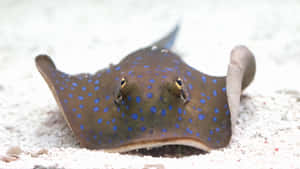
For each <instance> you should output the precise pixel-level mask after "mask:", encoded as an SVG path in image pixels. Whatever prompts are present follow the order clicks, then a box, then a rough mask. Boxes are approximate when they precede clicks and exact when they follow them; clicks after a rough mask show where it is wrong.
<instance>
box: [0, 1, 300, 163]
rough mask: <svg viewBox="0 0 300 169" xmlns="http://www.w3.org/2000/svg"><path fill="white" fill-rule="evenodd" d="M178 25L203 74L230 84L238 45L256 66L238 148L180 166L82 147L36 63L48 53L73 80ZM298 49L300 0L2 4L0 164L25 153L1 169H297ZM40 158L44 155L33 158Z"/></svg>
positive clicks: (183, 48)
mask: <svg viewBox="0 0 300 169" xmlns="http://www.w3.org/2000/svg"><path fill="white" fill-rule="evenodd" d="M83 2H85V3H83ZM179 19H181V21H182V29H181V31H180V34H179V37H178V41H177V43H176V51H177V52H178V53H179V54H180V55H182V56H183V58H184V60H185V61H186V62H188V63H189V64H191V65H192V66H193V67H195V68H197V69H199V70H202V71H204V72H207V73H211V74H214V75H225V72H226V69H227V64H228V61H229V52H230V50H231V49H232V48H233V47H234V46H235V45H237V44H245V45H247V46H248V47H249V48H250V49H251V50H252V51H253V53H254V54H255V55H256V57H257V76H256V79H255V81H254V83H253V84H252V85H251V86H250V88H248V89H247V90H246V92H245V97H244V99H243V101H242V104H241V114H240V116H239V118H238V124H237V126H236V127H237V133H236V135H235V136H234V137H233V141H232V144H231V145H230V146H228V147H227V148H224V149H221V150H216V151H213V152H211V153H209V154H205V155H194V156H189V157H184V158H179V159H175V158H153V157H149V156H145V157H140V156H135V155H120V154H109V153H104V152H102V151H89V150H86V149H82V148H79V146H78V144H77V141H76V140H75V138H74V137H73V135H72V133H71V132H70V130H69V129H68V127H67V126H66V123H65V122H64V121H63V120H62V118H61V116H60V115H59V114H58V115H57V112H58V108H57V105H56V103H55V100H54V98H53V97H52V94H51V93H50V90H49V89H48V87H47V86H46V83H45V82H44V80H43V79H42V78H41V76H40V74H39V73H38V71H37V69H36V67H35V64H34V57H35V56H36V55H38V54H40V53H47V54H49V55H50V56H52V58H53V59H54V61H55V62H56V64H57V67H59V68H60V69H62V70H64V71H65V72H68V73H79V72H95V71H96V70H98V69H101V68H104V67H105V66H107V65H108V64H109V63H117V62H118V61H120V59H121V58H123V57H124V56H125V55H126V54H128V53H130V52H132V51H133V50H136V49H137V48H140V47H143V46H145V45H147V44H150V43H151V42H153V41H154V40H157V39H158V38H159V37H161V36H162V35H164V34H165V33H167V32H168V31H169V30H171V27H172V26H173V25H174V24H175V23H176V21H177V20H179ZM299 44H300V2H299V1H297V0H294V1H292V0H291V1H288V0H286V1H274V0H272V1H271V0H270V1H266V0H265V1H261V0H252V1H249V2H244V1H243V2H242V1H238V0H237V1H226V3H225V1H211V0H207V1H203V0H202V1H197V0H195V1H180V0H163V1H162V0H151V1H142V0H131V1H126V2H124V1H122V2H121V1H112V0H103V1H100V0H99V1H96V0H90V1H82V2H81V3H79V2H75V1H64V2H63V3H62V2H61V1H60V0H51V1H50V0H48V1H33V0H31V1H14V0H10V1H0V70H1V71H0V115H1V118H0V156H2V157H3V156H4V155H5V154H6V151H7V150H8V149H9V148H10V147H12V146H19V147H20V148H21V149H22V150H23V153H22V154H20V155H19V158H18V159H17V160H16V161H12V162H10V163H6V162H3V161H0V168H1V169H2V168H33V167H34V166H36V165H41V166H44V167H53V168H55V167H57V168H114V169H117V168H143V167H145V168H147V167H148V168H149V166H151V165H156V168H172V169H173V168H227V167H228V168H229V167H230V168H255V169H257V168H264V169H265V168H284V169H286V168H300V160H299V159H300V86H299V85H300V79H299V75H300V68H299V66H300V46H299ZM217 60H218V61H217ZM51 112H52V113H51ZM53 112H56V113H53ZM41 149H47V150H48V154H44V155H40V156H38V157H31V155H30V154H31V153H35V152H37V151H39V150H41Z"/></svg>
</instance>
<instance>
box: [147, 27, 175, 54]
mask: <svg viewBox="0 0 300 169" xmlns="http://www.w3.org/2000/svg"><path fill="white" fill-rule="evenodd" d="M179 28H180V24H179V23H177V24H176V26H175V28H174V29H173V30H172V31H171V32H170V33H169V34H167V35H166V36H165V37H163V38H162V39H160V40H159V41H157V42H155V43H153V44H152V45H151V46H157V47H159V48H165V49H171V48H172V47H173V45H174V43H175V39H176V36H177V33H178V31H179Z"/></svg>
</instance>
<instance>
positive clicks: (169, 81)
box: [36, 48, 231, 152]
mask: <svg viewBox="0 0 300 169" xmlns="http://www.w3.org/2000/svg"><path fill="white" fill-rule="evenodd" d="M36 64H37V67H38V69H39V71H40V72H41V74H42V75H43V77H44V79H45V80H46V82H47V84H48V85H49V87H50V88H51V90H52V93H53V94H54V96H55V98H56V101H57V103H58V105H59V106H60V108H61V111H62V112H63V114H64V117H65V119H66V121H67V122H68V125H69V127H70V128H71V129H72V130H73V132H74V133H75V135H76V137H77V138H78V139H79V141H80V145H81V146H82V147H87V148H91V149H105V150H108V151H110V150H111V151H117V152H120V151H129V150H131V149H135V148H145V147H153V146H161V145H168V144H173V143H174V144H182V145H189V146H193V147H196V148H200V149H204V150H206V151H209V150H211V149H216V148H221V147H224V146H226V145H227V144H228V143H229V141H230V137H231V121H230V114H229V109H228V106H226V105H227V97H226V92H224V90H222V89H223V88H224V87H225V86H226V85H225V77H213V76H208V75H205V74H203V73H201V72H199V71H197V70H194V69H193V68H191V67H189V66H188V65H187V64H185V63H184V62H183V61H182V60H181V59H180V58H179V57H178V56H177V55H176V54H174V53H172V52H170V51H163V52H162V49H160V48H157V49H155V50H152V49H151V48H145V49H142V50H139V51H136V52H134V53H132V54H130V55H128V56H127V57H125V59H123V60H122V61H121V62H120V63H119V64H118V65H115V66H112V67H110V68H109V69H105V70H102V71H99V72H97V73H95V74H94V75H89V74H80V75H74V76H71V75H67V74H65V73H62V72H60V71H59V70H57V69H56V68H55V66H54V64H53V62H52V61H51V59H50V58H49V57H48V56H46V55H40V56H38V57H37V58H36ZM145 65H146V66H145ZM118 67H120V69H118ZM108 70H109V71H108ZM130 72H131V73H130ZM100 74H101V76H100ZM116 78H117V80H116ZM122 78H125V79H126V85H125V86H124V88H121V79H122ZM178 78H179V79H181V81H182V84H181V87H182V90H180V89H179V88H178V84H177V82H176V80H177V79H178ZM203 78H205V79H203ZM97 80H99V83H98V82H97ZM152 80H153V81H152ZM151 82H152V83H151ZM75 83H76V85H74V84H75ZM97 86H98V87H99V89H98V90H97V89H95V88H96V87H97ZM149 86H151V88H150V87H149ZM214 90H215V93H216V95H214ZM89 93H91V95H89ZM120 93H121V95H122V101H123V103H122V102H120V103H116V102H115V99H117V96H118V95H120ZM148 93H152V97H151V98H150V97H148ZM70 94H72V96H70ZM181 95H185V98H186V100H184V97H181ZM107 96H110V97H109V98H107ZM80 97H82V98H81V99H80ZM136 97H140V102H139V103H138V102H137V101H136ZM130 98H131V99H130ZM96 99H100V101H99V102H98V103H96V102H95V100H96ZM200 100H205V103H204V102H200ZM80 105H83V107H81V108H80ZM170 106H172V108H171V109H170ZM95 107H97V108H96V109H95ZM152 107H155V109H153V108H152ZM151 108H152V109H151ZM216 108H217V109H218V110H217V112H215V110H216ZM105 109H107V111H105ZM141 109H142V111H141ZM180 110H181V111H180ZM226 112H227V113H226ZM201 117H202V118H203V119H202V118H201ZM214 118H216V119H215V120H214ZM99 119H101V120H100V121H101V123H100V122H99ZM114 126H115V127H114Z"/></svg>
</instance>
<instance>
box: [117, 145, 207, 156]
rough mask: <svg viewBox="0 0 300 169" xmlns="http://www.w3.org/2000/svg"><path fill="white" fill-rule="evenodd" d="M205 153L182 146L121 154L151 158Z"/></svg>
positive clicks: (204, 152) (168, 146)
mask: <svg viewBox="0 0 300 169" xmlns="http://www.w3.org/2000/svg"><path fill="white" fill-rule="evenodd" d="M206 153H207V152H206V151H203V150H200V149H196V148H194V147H190V146H183V145H167V146H162V147H155V148H151V149H146V148H142V149H137V150H133V151H129V152H126V153H121V154H130V155H139V156H144V155H148V156H152V157H173V158H178V157H184V156H191V155H199V154H206Z"/></svg>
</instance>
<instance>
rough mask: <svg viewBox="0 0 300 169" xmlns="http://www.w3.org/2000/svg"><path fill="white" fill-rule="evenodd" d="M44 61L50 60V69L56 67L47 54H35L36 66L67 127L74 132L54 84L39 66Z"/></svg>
mask: <svg viewBox="0 0 300 169" xmlns="http://www.w3.org/2000/svg"><path fill="white" fill-rule="evenodd" d="M45 61H50V62H51V66H52V69H53V70H55V69H56V67H55V65H54V63H53V62H52V61H51V59H50V58H49V57H48V56H47V55H39V56H37V57H36V59H35V62H36V66H37V68H38V70H39V72H40V73H41V75H42V77H43V78H44V80H45V81H46V83H47V85H48V87H49V88H50V90H51V93H52V95H53V96H54V98H55V101H56V103H57V104H58V107H59V110H60V111H61V112H62V115H63V117H64V119H65V120H66V122H67V125H68V127H69V128H70V129H71V131H72V132H73V133H74V131H73V128H72V126H71V124H70V122H69V119H68V118H67V116H66V113H65V111H64V109H63V106H62V104H61V102H60V101H59V97H58V95H57V93H56V90H55V86H53V85H51V83H52V82H51V80H50V79H49V78H48V76H47V74H46V72H45V70H43V69H42V66H40V64H43V63H41V62H45ZM44 64H47V63H44Z"/></svg>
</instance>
